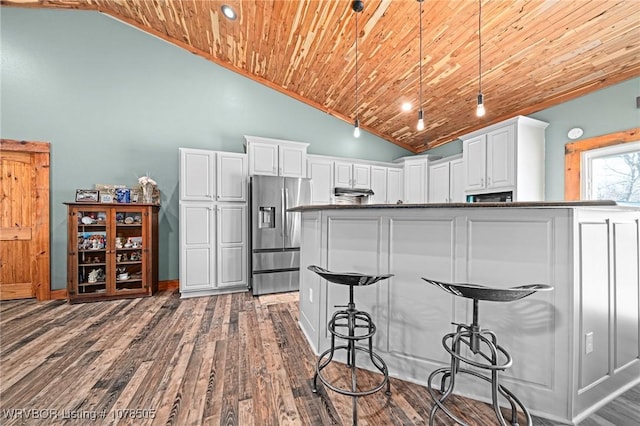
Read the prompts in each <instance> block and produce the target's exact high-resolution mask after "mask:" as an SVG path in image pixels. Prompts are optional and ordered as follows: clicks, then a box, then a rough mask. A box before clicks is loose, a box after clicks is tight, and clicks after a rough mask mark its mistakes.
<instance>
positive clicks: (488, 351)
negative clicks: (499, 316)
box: [422, 278, 553, 426]
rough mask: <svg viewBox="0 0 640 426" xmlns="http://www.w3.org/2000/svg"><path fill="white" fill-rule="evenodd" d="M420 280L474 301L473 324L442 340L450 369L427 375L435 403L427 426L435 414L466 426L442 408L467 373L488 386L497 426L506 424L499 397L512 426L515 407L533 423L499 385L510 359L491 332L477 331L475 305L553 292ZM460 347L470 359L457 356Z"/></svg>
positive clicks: (537, 286)
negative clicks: (437, 386)
mask: <svg viewBox="0 0 640 426" xmlns="http://www.w3.org/2000/svg"><path fill="white" fill-rule="evenodd" d="M422 279H423V280H425V281H426V282H428V283H430V284H433V285H435V286H437V287H439V288H441V289H442V290H444V291H446V292H447V293H451V294H453V295H454V296H460V297H465V298H467V299H472V300H473V321H472V323H471V324H469V325H466V324H456V323H454V325H456V326H457V327H456V332H455V333H449V334H447V335H445V336H444V337H443V338H442V346H444V349H445V350H446V351H447V352H448V353H449V354H450V355H451V365H450V366H449V367H443V368H439V369H437V370H435V371H433V372H432V373H431V374H430V375H429V380H428V384H427V386H428V390H429V393H430V394H431V398H432V399H433V401H434V403H435V404H434V405H433V407H432V408H431V412H430V414H429V424H430V425H432V424H433V420H434V418H435V416H436V412H437V411H438V410H442V411H443V412H444V413H445V414H446V415H447V416H449V418H451V419H452V420H454V421H455V422H457V423H458V424H461V425H464V426H467V424H466V423H465V422H463V421H462V420H461V419H460V418H458V417H456V416H455V415H454V414H453V413H452V412H451V411H450V410H449V409H448V408H447V407H446V406H445V404H444V403H445V401H446V400H447V398H449V396H450V395H451V394H452V393H453V390H454V387H455V384H456V374H457V373H467V374H471V375H473V376H475V377H478V378H480V379H483V380H485V381H487V382H489V383H491V401H492V405H493V411H495V413H496V417H497V418H498V422H500V425H502V426H507V421H506V420H505V418H504V416H503V415H502V411H501V410H500V405H499V404H498V398H499V395H498V393H500V395H502V396H503V397H504V398H505V399H506V400H507V401H509V404H510V405H511V425H512V426H518V411H517V407H520V409H521V410H522V412H523V414H524V416H525V418H526V420H527V425H528V426H530V425H531V424H532V421H531V414H529V410H527V408H526V407H525V406H524V404H523V403H522V402H521V401H520V400H519V399H518V398H517V397H516V396H515V395H514V394H513V393H512V392H511V391H509V390H508V389H507V388H505V387H504V386H503V385H501V384H500V383H499V380H498V373H499V372H500V371H504V370H506V369H507V368H509V367H511V364H512V359H511V355H509V353H508V352H507V351H506V350H505V349H504V348H503V347H502V346H500V345H498V341H497V338H496V335H495V334H494V333H493V332H492V331H491V330H487V329H481V328H480V326H479V324H478V304H479V303H478V302H479V301H480V300H486V301H492V302H511V301H514V300H518V299H522V298H524V297H527V296H529V295H531V294H533V293H535V292H537V291H550V290H553V287H551V286H548V285H543V284H530V285H523V286H518V287H511V288H504V289H501V288H492V287H485V286H482V285H478V284H449V283H444V282H439V281H435V280H431V279H428V278H422ZM462 345H465V346H466V347H468V348H469V349H470V350H471V352H472V353H473V354H472V355H470V357H465V356H462V355H460V348H461V346H462ZM461 362H462V363H465V364H468V365H470V366H473V367H476V368H477V369H482V370H488V371H490V372H491V377H489V376H488V375H484V374H482V373H480V372H478V371H476V370H471V369H468V368H463V367H461V366H460V363H461ZM440 374H441V375H442V377H441V378H440V396H438V395H437V394H436V391H435V390H434V389H433V387H432V386H431V383H432V382H433V380H434V379H435V378H436V376H438V375H440ZM447 380H448V381H449V385H448V386H446V383H447ZM445 388H446V389H445Z"/></svg>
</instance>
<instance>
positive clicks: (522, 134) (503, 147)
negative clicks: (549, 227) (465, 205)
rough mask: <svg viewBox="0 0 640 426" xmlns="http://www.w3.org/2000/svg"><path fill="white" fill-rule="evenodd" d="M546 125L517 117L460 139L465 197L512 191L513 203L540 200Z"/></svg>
mask: <svg viewBox="0 0 640 426" xmlns="http://www.w3.org/2000/svg"><path fill="white" fill-rule="evenodd" d="M547 125H548V123H545V122H543V121H539V120H534V119H532V118H528V117H523V116H518V117H515V118H512V119H510V120H506V121H504V122H501V123H498V124H495V125H493V126H489V127H487V128H485V129H481V130H478V131H476V132H473V133H470V134H468V135H465V136H462V137H461V138H460V139H462V141H463V160H464V166H465V167H464V168H465V176H466V177H465V192H466V194H467V195H472V194H481V193H487V192H502V191H512V192H513V200H514V201H539V200H544V151H545V146H544V145H545V128H546V127H547Z"/></svg>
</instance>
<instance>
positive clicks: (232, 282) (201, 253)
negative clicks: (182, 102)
mask: <svg viewBox="0 0 640 426" xmlns="http://www.w3.org/2000/svg"><path fill="white" fill-rule="evenodd" d="M179 152H180V221H179V222H180V294H181V297H183V298H186V297H194V296H207V295H213V294H218V293H225V292H230V291H246V290H247V288H248V279H247V276H248V261H247V259H248V237H247V233H248V217H247V214H248V209H247V179H248V175H247V155H246V154H239V153H230V152H217V151H208V150H200V149H190V148H180V150H179Z"/></svg>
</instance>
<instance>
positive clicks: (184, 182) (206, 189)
mask: <svg viewBox="0 0 640 426" xmlns="http://www.w3.org/2000/svg"><path fill="white" fill-rule="evenodd" d="M179 151H180V200H182V201H213V200H215V197H216V172H215V170H216V154H215V152H214V151H207V150H203V149H190V148H180V150H179Z"/></svg>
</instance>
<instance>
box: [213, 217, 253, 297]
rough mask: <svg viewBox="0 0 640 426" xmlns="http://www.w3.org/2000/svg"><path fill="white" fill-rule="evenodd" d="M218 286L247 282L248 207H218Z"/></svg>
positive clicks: (237, 284) (244, 283)
mask: <svg viewBox="0 0 640 426" xmlns="http://www.w3.org/2000/svg"><path fill="white" fill-rule="evenodd" d="M218 235H219V242H218V282H217V287H228V286H239V285H246V284H247V208H246V206H219V207H218Z"/></svg>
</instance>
